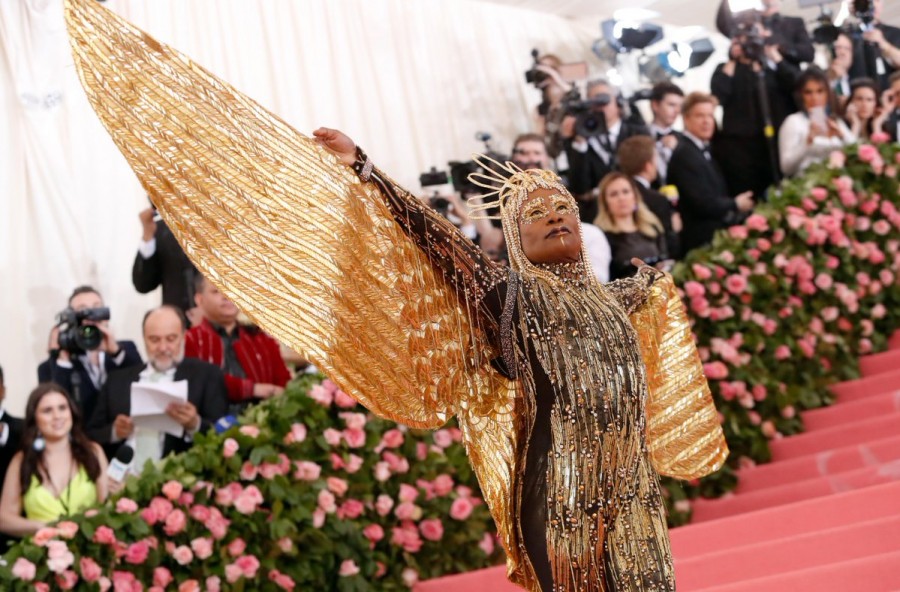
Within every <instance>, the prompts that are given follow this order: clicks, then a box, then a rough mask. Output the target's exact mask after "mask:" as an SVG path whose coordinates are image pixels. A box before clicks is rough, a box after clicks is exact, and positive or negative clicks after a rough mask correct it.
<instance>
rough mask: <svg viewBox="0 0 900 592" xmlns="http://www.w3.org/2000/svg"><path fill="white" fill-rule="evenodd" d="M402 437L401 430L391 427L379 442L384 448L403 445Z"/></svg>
mask: <svg viewBox="0 0 900 592" xmlns="http://www.w3.org/2000/svg"><path fill="white" fill-rule="evenodd" d="M404 439H405V438H404V436H403V432H401V431H400V430H398V429H393V430H388V431H386V432H385V433H384V436H382V438H381V442H382V444H384V446H385V447H386V448H397V447H399V446H402V445H403V441H404Z"/></svg>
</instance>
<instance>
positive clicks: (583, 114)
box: [564, 93, 613, 138]
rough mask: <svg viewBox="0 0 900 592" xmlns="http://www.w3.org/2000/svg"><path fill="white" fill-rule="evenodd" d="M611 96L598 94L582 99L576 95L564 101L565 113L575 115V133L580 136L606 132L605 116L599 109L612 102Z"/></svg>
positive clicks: (587, 136) (589, 136)
mask: <svg viewBox="0 0 900 592" xmlns="http://www.w3.org/2000/svg"><path fill="white" fill-rule="evenodd" d="M612 100H613V98H612V97H611V96H610V95H608V94H606V93H603V94H600V95H597V96H596V97H594V98H593V99H585V100H582V99H581V97H580V96H576V97H575V98H573V99H570V100H568V101H566V102H565V103H564V106H565V110H566V115H574V116H575V134H576V135H579V136H581V137H582V138H592V137H596V136H602V135H604V134H606V133H607V131H608V130H607V127H606V117H605V116H604V115H603V113H602V112H601V111H600V110H599V109H600V108H601V107H605V106H606V105H609V104H610V102H612Z"/></svg>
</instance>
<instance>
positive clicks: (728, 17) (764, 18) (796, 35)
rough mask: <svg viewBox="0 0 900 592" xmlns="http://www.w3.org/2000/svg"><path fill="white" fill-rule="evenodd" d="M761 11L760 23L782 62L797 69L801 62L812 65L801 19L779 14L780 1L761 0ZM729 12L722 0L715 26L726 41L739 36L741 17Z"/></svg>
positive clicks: (811, 52)
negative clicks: (769, 33)
mask: <svg viewBox="0 0 900 592" xmlns="http://www.w3.org/2000/svg"><path fill="white" fill-rule="evenodd" d="M762 5H763V10H762V11H761V12H759V13H758V16H759V21H760V23H761V24H762V25H763V26H765V27H766V28H767V29H768V30H769V31H771V33H772V44H773V45H775V46H776V47H777V48H778V51H779V52H780V53H781V55H782V56H783V57H784V59H785V60H787V61H788V62H790V63H791V64H793V65H795V66H797V67H800V65H801V64H802V63H804V62H806V63H809V62H812V61H813V59H814V58H815V54H816V50H815V47H813V44H812V40H811V39H810V38H809V33H808V32H807V30H806V24H805V23H804V22H803V19H802V18H800V17H794V16H784V15H782V14H781V0H762ZM741 16H743V15H740V14H739V15H737V17H736V15H735V14H734V13H732V12H731V9H730V8H729V6H728V0H722V3H721V4H720V5H719V12H718V14H717V15H716V27H717V28H718V29H719V32H720V33H722V34H723V35H725V36H726V37H728V38H734V37H735V35H737V34H739V33H740V28H741V23H740V18H741Z"/></svg>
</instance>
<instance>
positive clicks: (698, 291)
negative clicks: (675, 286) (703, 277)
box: [684, 281, 706, 299]
mask: <svg viewBox="0 0 900 592" xmlns="http://www.w3.org/2000/svg"><path fill="white" fill-rule="evenodd" d="M684 293H685V294H687V297H688V298H692V299H693V298H701V297H703V296H705V295H706V288H704V287H703V284H701V283H700V282H695V281H689V282H687V283H685V284H684Z"/></svg>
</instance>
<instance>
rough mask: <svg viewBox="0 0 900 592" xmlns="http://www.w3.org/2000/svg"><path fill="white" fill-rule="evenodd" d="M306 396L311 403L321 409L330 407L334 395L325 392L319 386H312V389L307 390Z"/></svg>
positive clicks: (322, 387)
mask: <svg viewBox="0 0 900 592" xmlns="http://www.w3.org/2000/svg"><path fill="white" fill-rule="evenodd" d="M308 395H309V397H310V398H311V399H312V400H313V401H315V402H316V403H318V404H319V405H322V406H323V407H331V402H332V401H333V400H334V395H332V393H330V392H329V391H328V390H326V389H325V387H324V386H322V385H321V384H316V385H313V387H312V388H310V389H309V393H308Z"/></svg>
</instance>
